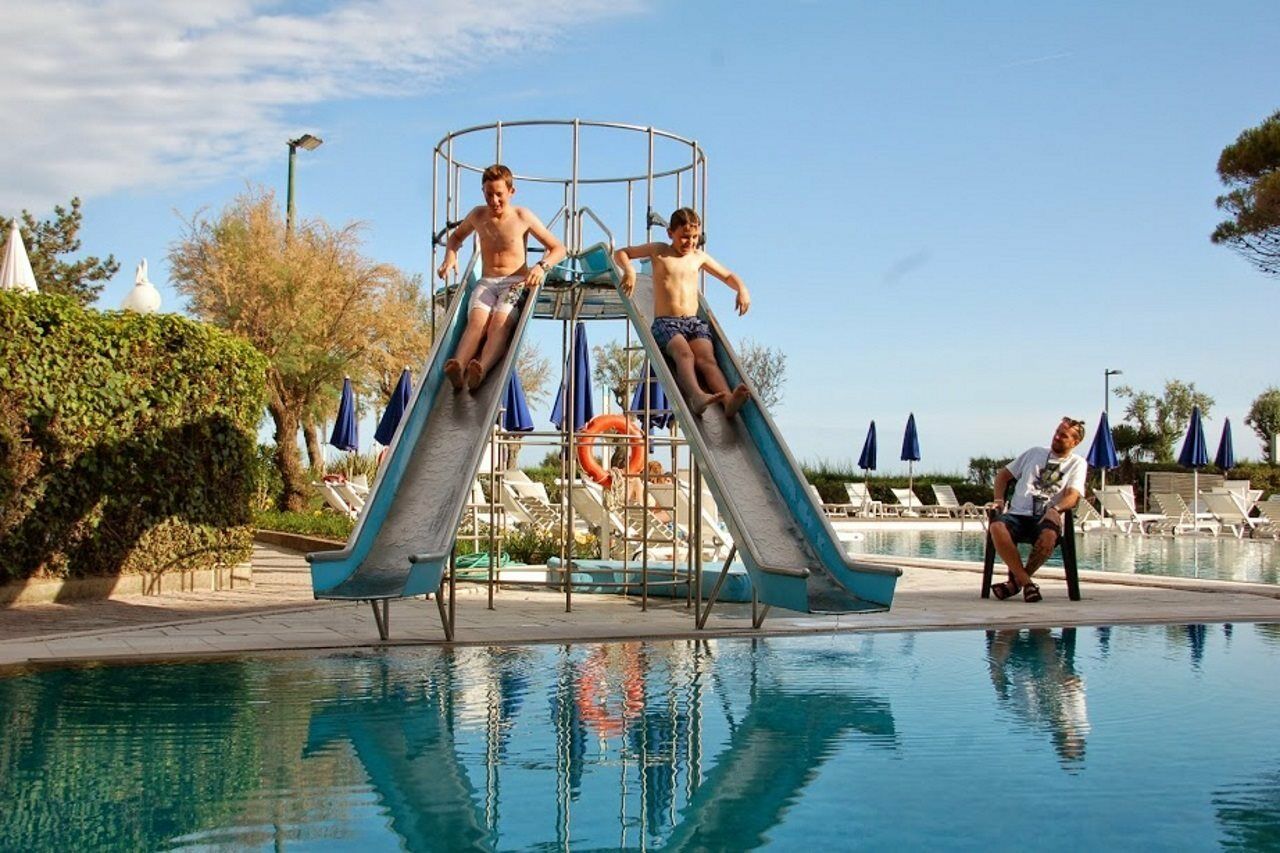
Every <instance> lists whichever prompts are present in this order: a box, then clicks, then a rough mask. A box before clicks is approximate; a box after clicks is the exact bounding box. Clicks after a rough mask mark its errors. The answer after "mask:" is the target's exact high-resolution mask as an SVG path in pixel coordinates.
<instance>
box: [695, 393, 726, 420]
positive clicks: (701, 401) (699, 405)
mask: <svg viewBox="0 0 1280 853" xmlns="http://www.w3.org/2000/svg"><path fill="white" fill-rule="evenodd" d="M722 399H724V394H723V393H720V394H703V395H702V396H701V397H700V398H699V397H696V398H692V399H690V400H689V408H690V409H693V414H694V416H695V417H699V418H700V417H702V413H703V412H705V411H706V410H707V406H710V405H711V404H712V403H718V402H720V401H721V400H722Z"/></svg>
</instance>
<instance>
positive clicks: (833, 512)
mask: <svg viewBox="0 0 1280 853" xmlns="http://www.w3.org/2000/svg"><path fill="white" fill-rule="evenodd" d="M805 485H806V486H808V487H809V494H811V495H813V499H814V501H816V502H817V504H818V506H819V507H821V508H822V512H823V514H824V515H826V516H827V517H828V518H848V517H849V513H850V512H852V511H853V505H852V504H832V503H827V502H825V501H824V500H823V499H822V493H821V492H819V491H818V487H817V486H815V485H814V484H813V483H806V484H805Z"/></svg>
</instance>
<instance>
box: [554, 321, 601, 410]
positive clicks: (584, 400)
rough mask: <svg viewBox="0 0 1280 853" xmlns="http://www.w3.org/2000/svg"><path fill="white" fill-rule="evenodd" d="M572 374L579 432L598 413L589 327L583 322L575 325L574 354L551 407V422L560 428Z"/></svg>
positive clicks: (574, 404)
mask: <svg viewBox="0 0 1280 853" xmlns="http://www.w3.org/2000/svg"><path fill="white" fill-rule="evenodd" d="M570 371H572V374H571V373H570ZM570 375H572V376H573V429H574V432H577V431H578V430H580V429H582V427H583V426H584V425H585V424H586V422H587V421H589V420H591V419H592V418H594V417H595V415H596V409H595V404H594V403H592V401H591V396H592V395H591V351H590V349H589V348H588V346H587V328H586V326H585V325H583V324H582V323H581V322H579V323H578V325H577V326H575V327H574V330H573V354H572V356H571V357H570V359H569V363H568V364H566V365H565V371H564V379H563V380H562V381H561V382H560V390H559V391H558V392H557V393H556V404H555V406H554V407H553V408H552V409H551V423H553V424H555V425H556V427H557V428H559V429H563V428H564V397H565V391H566V389H568V387H569V377H570Z"/></svg>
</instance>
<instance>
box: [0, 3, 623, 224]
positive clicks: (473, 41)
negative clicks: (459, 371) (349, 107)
mask: <svg viewBox="0 0 1280 853" xmlns="http://www.w3.org/2000/svg"><path fill="white" fill-rule="evenodd" d="M636 3H638V0H632V2H620V0H577V2H575V0H504V2H503V3H502V4H501V5H500V6H499V5H497V4H492V5H491V4H488V3H478V2H469V0H425V2H424V0H334V2H327V3H305V4H298V3H294V4H282V3H280V2H266V0H186V2H181V3H175V2H172V0H97V1H96V2H95V0H62V2H56V0H55V2H42V3H27V4H14V5H15V8H13V9H10V10H6V12H5V14H4V15H2V16H0V44H5V45H11V46H13V45H21V46H22V47H21V48H20V49H8V50H5V51H3V52H0V81H3V83H2V84H0V115H3V116H5V117H6V118H7V122H6V124H7V128H6V133H5V140H4V144H3V145H0V169H2V170H3V174H4V176H5V181H4V183H5V188H6V193H5V195H6V198H4V199H3V200H0V204H3V205H4V206H5V207H6V208H9V209H10V213H12V212H15V211H16V209H17V208H20V207H26V208H30V209H32V210H33V212H34V211H40V210H44V209H46V208H48V207H49V206H51V205H52V204H54V203H57V202H65V201H66V199H67V198H68V197H70V196H71V195H73V194H79V195H81V196H84V197H91V196H94V195H101V194H105V193H109V192H112V191H115V190H121V189H128V188H146V187H151V186H163V185H166V184H172V183H174V182H178V181H197V182H198V181H202V180H207V179H211V178H215V177H219V176H224V175H227V174H235V173H236V172H238V171H240V170H242V169H243V168H244V167H246V166H248V165H251V164H255V163H260V162H262V161H263V160H264V159H266V158H268V157H271V156H274V155H275V154H276V153H277V152H278V150H279V147H280V140H281V139H283V138H286V135H287V134H289V133H292V132H294V131H295V130H297V127H296V125H295V124H294V123H293V122H291V121H290V112H291V110H292V109H294V108H298V107H304V106H307V105H313V104H316V103H319V102H323V101H331V100H336V99H345V98H355V97H367V96H395V95H406V94H416V93H421V92H425V91H429V89H430V88H431V87H432V86H433V85H435V84H438V83H439V81H441V80H443V79H446V78H448V77H451V76H455V75H457V74H459V73H461V72H464V71H466V70H467V69H468V68H469V67H471V66H473V65H474V64H476V63H481V62H486V61H489V60H491V58H492V57H495V56H503V55H510V54H511V53H513V52H519V51H528V50H541V49H546V48H547V47H548V46H549V45H550V44H551V42H552V41H553V39H555V38H556V37H557V36H559V35H560V34H561V33H563V32H564V31H565V30H566V29H568V28H571V27H573V26H575V25H579V26H580V25H582V24H583V23H586V22H591V21H594V20H598V19H600V18H603V17H605V16H610V15H616V14H619V13H625V12H629V11H631V10H632V9H633V8H634V6H635V5H636Z"/></svg>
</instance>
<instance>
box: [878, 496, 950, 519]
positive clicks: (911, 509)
mask: <svg viewBox="0 0 1280 853" xmlns="http://www.w3.org/2000/svg"><path fill="white" fill-rule="evenodd" d="M889 491H890V492H892V493H893V496H894V498H896V499H897V501H898V503H899V504H900V505H901V506H902V509H900V510H899V512H900V513H901V514H902V515H907V516H919V515H924V516H930V517H933V518H946V517H949V516H950V515H951V512H950V511H949V510H948V509H947V508H946V507H944V506H938V505H937V504H926V503H925V502H924V501H922V500H920V498H919V497H918V496H917V495H916V493H915V492H914V491H912V490H911V489H890V490H889Z"/></svg>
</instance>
